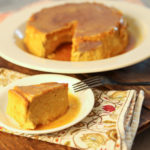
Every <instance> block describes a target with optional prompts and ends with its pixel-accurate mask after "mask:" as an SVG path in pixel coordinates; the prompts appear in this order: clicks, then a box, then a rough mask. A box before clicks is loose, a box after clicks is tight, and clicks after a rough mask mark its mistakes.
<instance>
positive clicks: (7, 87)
mask: <svg viewBox="0 0 150 150" xmlns="http://www.w3.org/2000/svg"><path fill="white" fill-rule="evenodd" d="M42 76H43V77H44V76H50V77H52V76H55V77H56V76H57V77H65V78H69V79H71V80H74V82H78V81H81V80H79V79H77V78H74V77H70V76H66V75H59V74H38V75H32V76H29V77H24V78H22V79H18V80H16V81H14V82H12V83H10V84H8V85H7V86H6V87H4V88H2V89H1V92H0V93H3V92H5V90H8V89H9V88H10V87H12V86H15V85H16V84H19V82H22V80H30V78H31V79H32V78H36V77H42ZM41 83H43V82H41ZM86 92H89V93H90V95H91V101H92V104H90V105H91V106H90V108H89V110H88V111H87V113H85V114H84V115H83V116H82V117H81V118H80V119H77V117H76V118H74V119H73V120H72V121H71V122H69V123H67V124H65V125H63V126H60V127H56V128H52V129H45V130H24V129H17V128H14V127H10V126H8V125H6V124H5V123H3V122H1V120H0V126H1V127H4V128H5V129H7V130H9V131H11V132H13V133H20V134H22V133H23V134H31V135H36V134H47V133H53V132H58V131H61V130H64V129H67V128H69V127H72V126H73V125H75V124H77V123H79V122H80V121H82V120H83V119H84V118H85V117H86V116H87V115H88V114H89V113H90V112H91V111H92V109H93V107H94V102H95V98H94V93H93V91H92V90H91V89H88V90H86ZM5 109H6V108H5ZM3 113H5V114H6V112H3ZM6 116H7V114H6ZM72 122H73V123H72Z"/></svg>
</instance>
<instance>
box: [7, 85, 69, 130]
mask: <svg viewBox="0 0 150 150" xmlns="http://www.w3.org/2000/svg"><path fill="white" fill-rule="evenodd" d="M68 107H69V101H68V84H66V83H57V82H49V83H42V84H36V85H29V86H15V87H14V88H13V89H10V90H9V91H8V105H7V114H8V115H9V116H10V117H12V118H13V119H14V120H16V121H17V122H18V123H19V125H20V127H21V128H23V129H35V128H36V127H37V126H38V125H45V124H47V123H49V122H50V121H53V120H55V119H56V118H58V117H60V116H62V115H64V114H65V113H66V111H67V110H68Z"/></svg>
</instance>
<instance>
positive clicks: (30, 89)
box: [14, 82, 67, 101]
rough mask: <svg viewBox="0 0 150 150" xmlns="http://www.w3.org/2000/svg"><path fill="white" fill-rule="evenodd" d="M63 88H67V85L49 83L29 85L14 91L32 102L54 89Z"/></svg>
mask: <svg viewBox="0 0 150 150" xmlns="http://www.w3.org/2000/svg"><path fill="white" fill-rule="evenodd" d="M62 86H67V84H66V83H57V82H49V83H41V84H37V85H29V86H15V87H14V90H15V91H16V92H18V93H20V95H22V96H23V97H25V98H26V99H27V100H29V101H32V99H33V97H36V96H39V95H41V94H42V93H46V92H49V91H51V90H53V89H54V88H59V87H62Z"/></svg>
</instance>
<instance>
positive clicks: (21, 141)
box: [0, 57, 150, 150]
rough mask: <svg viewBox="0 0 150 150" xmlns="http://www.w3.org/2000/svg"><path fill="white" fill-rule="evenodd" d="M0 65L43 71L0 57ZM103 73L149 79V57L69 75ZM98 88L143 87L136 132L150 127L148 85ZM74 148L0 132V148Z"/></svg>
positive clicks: (117, 77) (122, 78)
mask: <svg viewBox="0 0 150 150" xmlns="http://www.w3.org/2000/svg"><path fill="white" fill-rule="evenodd" d="M0 67H4V68H7V69H11V70H15V71H18V72H21V73H25V74H28V75H34V74H40V73H44V72H40V71H35V70H31V69H27V68H23V67H20V66H17V65H15V64H12V63H10V62H8V61H6V60H4V59H3V58H1V57H0ZM97 74H99V75H104V76H107V77H111V78H113V79H115V80H118V81H150V59H148V60H145V61H144V62H141V63H139V64H136V65H134V66H131V67H127V68H124V69H120V70H115V71H110V72H104V73H94V74H78V75H69V76H74V77H76V78H79V79H84V78H87V77H89V76H93V75H97ZM98 89H102V90H104V89H114V90H116V89H119V90H124V89H136V90H137V91H139V90H140V89H143V90H144V91H145V101H144V104H143V108H142V113H141V119H140V124H139V129H138V133H139V134H140V133H141V132H142V131H144V130H146V129H147V128H149V127H150V86H147V87H143V86H140V87H133V86H132V87H130V86H125V87H123V86H102V87H98ZM16 149H17V150H66V149H67V150H74V148H70V147H66V146H61V145H56V144H51V143H47V142H42V141H38V140H33V139H29V138H26V137H20V136H16V135H11V134H8V133H3V132H0V150H16Z"/></svg>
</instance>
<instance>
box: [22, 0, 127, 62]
mask: <svg viewBox="0 0 150 150" xmlns="http://www.w3.org/2000/svg"><path fill="white" fill-rule="evenodd" d="M67 42H71V43H72V48H71V55H70V60H71V61H90V60H98V59H104V58H108V57H112V56H115V55H117V54H120V53H122V52H123V51H124V49H125V47H126V46H127V44H128V31H127V23H126V21H125V20H124V18H123V14H122V13H121V12H120V11H119V10H117V9H115V8H111V7H108V6H105V5H103V4H99V3H88V2H86V3H68V4H63V5H58V6H54V7H49V8H44V9H42V10H41V11H39V12H37V13H35V14H33V15H32V16H31V17H30V19H29V20H28V22H27V26H26V31H25V38H24V43H25V45H26V47H27V49H28V51H29V52H30V53H32V54H34V55H36V56H39V57H45V58H51V59H53V58H55V51H56V50H57V47H59V46H60V45H61V44H63V43H67Z"/></svg>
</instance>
